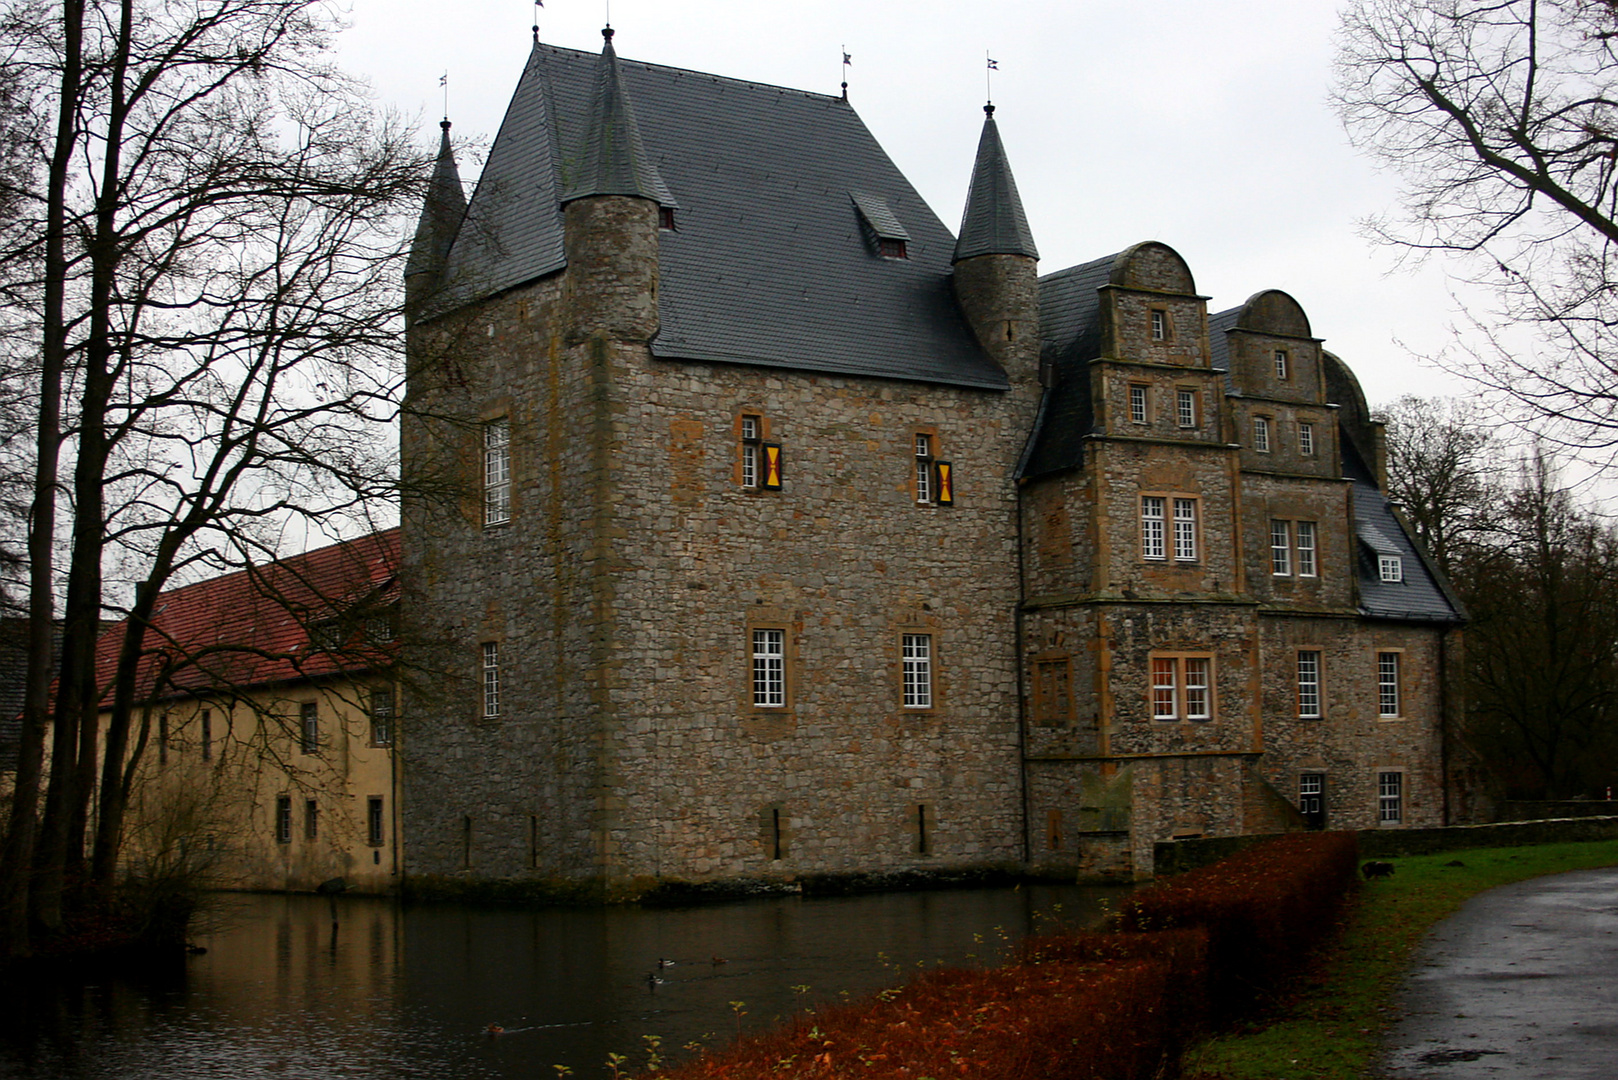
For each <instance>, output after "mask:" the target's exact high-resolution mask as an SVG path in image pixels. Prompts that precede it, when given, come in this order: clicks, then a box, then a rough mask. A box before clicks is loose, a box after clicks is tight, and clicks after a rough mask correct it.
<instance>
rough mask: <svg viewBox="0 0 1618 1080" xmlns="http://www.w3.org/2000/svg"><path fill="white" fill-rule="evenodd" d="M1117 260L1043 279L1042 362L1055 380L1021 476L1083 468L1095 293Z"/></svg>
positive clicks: (1097, 337)
mask: <svg viewBox="0 0 1618 1080" xmlns="http://www.w3.org/2000/svg"><path fill="white" fill-rule="evenodd" d="M1118 254H1122V253H1121V252H1120V253H1118ZM1117 261H1118V255H1117V254H1114V255H1108V256H1106V257H1105V258H1101V259H1096V260H1095V261H1093V262H1087V263H1084V264H1082V265H1079V266H1071V267H1068V268H1067V269H1066V270H1059V271H1057V272H1056V273H1054V274H1047V275H1046V276H1045V277H1042V278H1040V279H1039V331H1040V337H1041V341H1042V342H1043V345H1042V348H1041V351H1040V362H1041V363H1042V364H1043V365H1044V366H1045V367H1046V368H1048V369H1049V370H1050V371H1051V373H1052V379H1051V384H1050V386H1049V387H1048V388H1047V389H1046V391H1045V401H1044V402H1043V403H1042V405H1041V408H1040V420H1039V424H1038V429H1037V430H1036V431H1035V432H1034V441H1033V451H1032V452H1031V453H1030V454H1029V455H1028V457H1027V459H1026V461H1025V462H1024V464H1023V467H1022V470H1021V475H1022V476H1039V475H1041V474H1043V473H1048V472H1055V471H1057V470H1058V469H1071V468H1076V467H1078V466H1079V465H1082V464H1083V463H1084V437H1085V436H1086V435H1088V434H1090V432H1091V430H1092V429H1093V428H1094V426H1095V410H1094V408H1093V406H1092V403H1091V401H1090V369H1089V362H1090V361H1091V360H1093V359H1095V358H1096V356H1097V355H1098V354H1099V352H1100V349H1101V327H1100V325H1099V324H1098V322H1097V318H1098V316H1099V314H1100V311H1101V297H1100V294H1098V293H1097V292H1096V290H1097V289H1099V288H1101V286H1103V285H1105V284H1106V283H1107V281H1108V279H1109V278H1110V277H1111V276H1112V268H1113V264H1114V263H1116V262H1117Z"/></svg>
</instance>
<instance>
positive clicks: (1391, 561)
mask: <svg viewBox="0 0 1618 1080" xmlns="http://www.w3.org/2000/svg"><path fill="white" fill-rule="evenodd" d="M1376 568H1377V574H1378V575H1379V576H1380V577H1381V578H1382V580H1383V581H1385V582H1387V583H1388V584H1390V585H1397V584H1399V583H1400V582H1402V581H1404V579H1405V568H1404V559H1403V558H1402V557H1401V556H1398V555H1378V556H1377V557H1376Z"/></svg>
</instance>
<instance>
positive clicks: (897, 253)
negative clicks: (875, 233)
mask: <svg viewBox="0 0 1618 1080" xmlns="http://www.w3.org/2000/svg"><path fill="white" fill-rule="evenodd" d="M876 250H877V253H878V254H880V255H881V256H882V257H883V258H884V259H908V258H910V254H909V252H908V251H906V250H905V242H904V241H903V240H893V239H889V238H887V237H883V238H882V239H880V240H878V241H877V242H876Z"/></svg>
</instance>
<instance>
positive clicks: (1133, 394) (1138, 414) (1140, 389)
mask: <svg viewBox="0 0 1618 1080" xmlns="http://www.w3.org/2000/svg"><path fill="white" fill-rule="evenodd" d="M1146 409H1147V405H1146V387H1144V386H1142V385H1141V384H1140V383H1130V384H1129V422H1130V423H1132V424H1144V423H1146V422H1147V419H1148V417H1147V412H1146Z"/></svg>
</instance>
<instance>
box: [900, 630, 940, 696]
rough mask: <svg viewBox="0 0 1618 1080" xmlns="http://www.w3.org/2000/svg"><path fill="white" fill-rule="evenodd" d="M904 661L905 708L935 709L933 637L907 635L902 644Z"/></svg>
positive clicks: (904, 636) (927, 635) (903, 637)
mask: <svg viewBox="0 0 1618 1080" xmlns="http://www.w3.org/2000/svg"><path fill="white" fill-rule="evenodd" d="M900 649H901V651H902V654H903V656H902V659H903V665H904V670H903V680H904V707H905V708H907V709H930V708H932V707H933V636H932V635H931V634H911V633H906V634H904V635H903V636H902V639H901V642H900Z"/></svg>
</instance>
